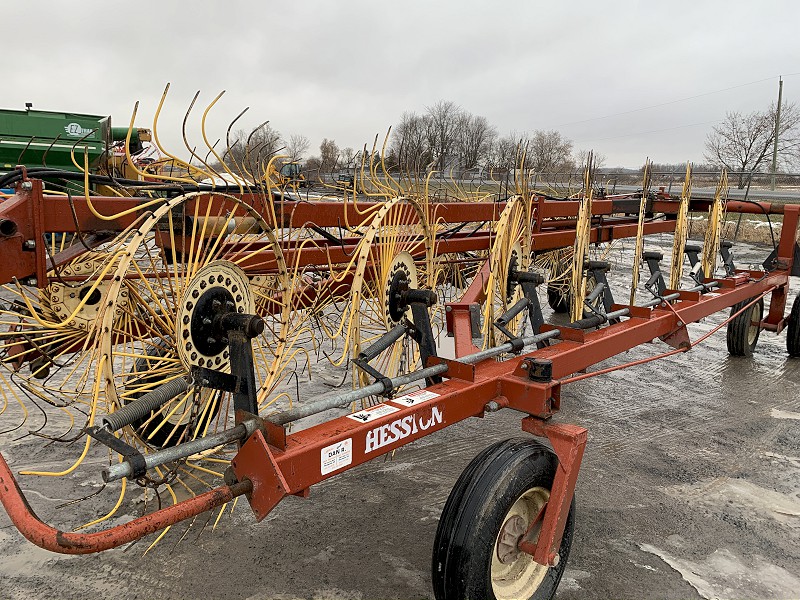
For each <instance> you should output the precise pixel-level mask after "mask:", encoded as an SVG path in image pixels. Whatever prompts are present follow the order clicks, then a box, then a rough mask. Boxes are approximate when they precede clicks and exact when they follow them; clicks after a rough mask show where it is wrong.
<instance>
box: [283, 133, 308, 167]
mask: <svg viewBox="0 0 800 600" xmlns="http://www.w3.org/2000/svg"><path fill="white" fill-rule="evenodd" d="M308 147H309V141H308V138H307V137H306V136H304V135H300V134H294V135H292V136H291V137H290V138H289V142H288V143H287V144H286V155H287V156H288V157H289V161H290V162H296V161H299V160H300V159H302V158H303V155H304V154H305V153H306V152H307V151H308Z"/></svg>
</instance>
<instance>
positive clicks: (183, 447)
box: [102, 419, 259, 483]
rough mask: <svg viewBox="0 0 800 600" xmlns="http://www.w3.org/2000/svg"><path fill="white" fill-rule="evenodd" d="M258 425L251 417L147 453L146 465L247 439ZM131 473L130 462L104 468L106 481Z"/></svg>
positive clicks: (170, 460)
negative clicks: (224, 428)
mask: <svg viewBox="0 0 800 600" xmlns="http://www.w3.org/2000/svg"><path fill="white" fill-rule="evenodd" d="M258 426H259V424H258V421H256V420H255V419H249V420H247V421H243V422H241V423H239V424H238V425H236V427H232V428H231V429H228V430H227V431H223V432H222V433H216V434H214V435H209V436H206V437H202V438H199V439H196V440H192V441H191V442H186V443H185V444H178V445H177V446H172V447H171V448H165V449H163V450H158V451H156V452H152V453H150V454H145V455H144V463H145V467H146V468H148V469H152V468H153V467H158V466H159V465H163V464H165V463H168V462H173V461H176V460H179V459H181V458H186V457H187V456H191V455H192V454H197V453H198V452H203V451H204V450H210V449H211V448H216V447H217V446H222V445H223V444H229V443H230V442H235V441H238V440H243V439H246V438H248V437H250V436H251V435H252V434H253V432H254V431H255V430H256V429H258ZM131 473H133V467H132V466H131V464H130V462H128V461H123V462H121V463H117V464H114V465H111V466H108V467H106V468H105V469H103V471H102V475H103V481H105V482H106V483H110V482H112V481H118V480H120V479H123V478H125V477H130V475H131Z"/></svg>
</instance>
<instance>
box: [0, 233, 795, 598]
mask: <svg viewBox="0 0 800 600" xmlns="http://www.w3.org/2000/svg"><path fill="white" fill-rule="evenodd" d="M669 239H670V238H669V236H663V238H662V237H656V238H654V239H652V240H650V242H649V243H648V246H649V247H655V246H658V245H660V244H661V245H666V244H667V243H669ZM627 252H628V251H627V250H621V251H620V250H618V251H616V252H615V255H614V257H613V260H614V261H615V263H624V262H628V263H629V262H630V261H629V260H628V259H620V258H619V257H620V256H621V255H624V254H626V253H627ZM765 254H766V250H765V249H764V248H755V247H745V248H741V249H739V250H738V257H739V260H740V262H742V263H748V262H752V263H756V262H760V260H761V259H762V258H763V256H764V255H765ZM618 259H619V260H618ZM611 275H612V280H613V281H616V282H617V283H620V284H624V282H625V281H626V280H627V279H628V278H629V276H628V275H627V273H625V272H624V269H621V268H617V269H616V272H612V274H611ZM623 287H624V285H620V286H615V291H616V292H617V294H618V296H617V297H618V298H622V297H624V295H623ZM799 290H800V285H798V281H796V280H793V281H792V292H793V293H792V296H791V298H794V295H795V294H797V293H798V291H799ZM723 319H724V315H722V314H719V315H714V316H713V317H711V318H709V319H707V320H706V321H704V322H702V323H700V324H696V325H693V326H691V328H690V331H691V334H692V336H693V337H695V338H696V337H698V336H699V335H702V333H704V332H706V331H709V330H710V329H711V328H712V327H713V326H714V325H715V324H716V323H719V322H720V321H721V320H723ZM785 343H786V340H785V335H780V336H775V335H774V334H772V333H769V332H763V333H762V336H761V339H760V341H759V346H758V348H757V349H756V354H755V356H754V357H753V358H752V359H743V358H733V357H730V356H728V354H727V351H726V347H725V335H724V330H723V331H721V332H720V333H719V334H717V335H715V336H713V337H712V338H710V339H709V340H708V341H707V342H706V343H705V344H704V345H703V346H701V347H698V348H696V349H694V350H693V351H692V352H690V353H688V354H679V355H675V356H671V357H669V358H666V359H664V360H662V361H657V362H654V363H649V364H646V365H641V366H638V367H635V368H632V369H628V370H622V371H617V372H614V373H611V374H608V375H604V376H602V377H597V378H592V379H589V380H584V381H580V382H577V383H574V384H571V385H569V386H567V387H566V388H565V389H564V391H563V392H562V412H561V414H560V415H558V416H557V417H556V418H557V419H558V420H560V421H563V422H569V423H576V424H580V425H582V426H585V427H587V428H588V429H589V443H588V446H587V449H586V455H585V458H584V462H583V467H582V469H581V475H580V478H579V480H578V489H577V497H578V500H577V503H578V504H577V506H578V512H577V517H576V526H575V538H574V543H573V548H572V553H571V556H570V558H569V562H568V565H567V569H566V573H565V576H564V579H563V581H562V584H561V586H560V588H559V590H558V593H557V596H556V597H557V598H561V599H573V598H575V599H577V598H581V599H587V598H610V597H614V598H637V599H651V598H652V599H656V598H697V597H702V598H716V597H722V598H797V597H798V595H800V360H797V359H788V358H787V354H786V346H785ZM662 348H663V345H661V344H654V345H645V346H642V347H639V348H636V349H634V350H631V351H630V352H628V353H626V354H625V355H623V356H620V357H616V358H615V359H612V360H610V361H608V363H607V364H604V365H603V366H608V365H612V364H617V363H619V362H624V361H628V360H634V359H637V358H642V357H645V356H648V355H652V354H653V353H656V352H659V351H661V349H662ZM314 392H315V390H311V391H310V392H309V393H310V394H313V393H314ZM521 416H522V415H520V414H518V413H515V412H513V411H509V410H506V411H501V412H499V413H495V414H492V415H488V416H487V417H486V418H485V419H472V420H469V421H466V422H463V423H461V424H458V425H455V426H452V427H449V428H447V429H445V430H444V431H442V432H440V433H438V434H436V435H433V436H430V437H428V438H425V439H422V440H419V441H418V442H415V443H413V444H411V445H410V446H408V447H406V448H403V449H402V450H400V451H398V452H397V453H396V454H395V456H394V458H393V459H391V460H384V459H378V460H374V461H372V462H371V463H367V464H365V465H362V466H360V467H357V468H355V469H352V470H351V471H348V472H347V473H345V474H343V475H341V476H338V477H335V478H333V479H331V480H328V481H327V482H324V483H322V484H320V485H319V486H316V487H315V488H314V489H312V492H311V497H310V498H309V499H299V498H294V497H292V498H288V499H286V500H285V501H284V502H283V503H281V504H280V505H279V506H278V507H277V508H276V509H275V510H274V511H273V513H272V514H271V515H270V516H269V517H268V518H267V519H265V520H264V521H262V522H261V523H255V521H254V519H253V518H252V514H251V513H250V511H249V508H248V507H247V505H246V503H244V502H241V503H239V504H238V505H237V506H236V508H235V510H233V512H232V514H231V515H226V516H225V517H223V518H222V519H221V520H220V522H219V525H218V526H217V528H216V530H215V531H212V530H211V529H212V528H211V525H208V526H207V527H204V524H206V521H207V518H206V517H205V516H202V517H201V518H199V519H197V521H196V522H195V523H194V524H193V526H192V527H191V528H190V529H189V530H188V531H186V529H187V527H186V525H180V526H176V527H175V528H173V531H171V532H170V533H169V534H168V535H167V536H166V537H165V538H164V540H162V542H161V543H160V544H158V545H157V546H155V547H154V548H153V549H152V550H151V551H149V552H148V553H147V554H144V551H145V550H146V549H147V546H148V545H149V544H148V541H147V540H145V541H142V542H139V543H138V544H135V545H133V546H132V547H129V548H128V549H127V550H114V551H109V552H106V553H103V554H101V555H96V556H87V557H62V556H59V555H54V554H50V553H48V552H45V551H43V550H39V549H38V548H36V547H35V546H33V545H32V544H30V543H28V542H27V541H25V540H24V539H23V538H22V537H21V536H20V535H19V533H18V532H17V531H16V530H15V529H14V528H13V527H12V526H11V524H10V522H9V520H8V518H7V516H6V515H5V514H4V513H2V514H0V557H2V560H0V599H8V600H11V599H23V598H24V599H29V598H63V599H86V598H108V597H112V596H115V595H119V596H121V597H124V598H126V599H133V598H197V597H212V598H251V599H267V598H276V599H278V598H280V599H286V598H320V599H323V598H324V599H345V598H354V599H356V598H403V599H406V598H429V597H431V594H432V591H431V584H430V574H429V573H430V557H431V547H432V543H433V537H434V533H435V531H436V526H437V522H438V519H439V514H440V512H441V509H442V507H443V505H444V502H445V500H446V498H447V495H448V494H449V492H450V489H451V488H452V486H453V484H454V483H455V480H456V478H457V477H458V475H459V474H460V472H461V471H462V469H463V468H464V467H465V466H466V465H467V463H468V462H469V460H470V459H471V458H472V457H473V456H474V455H475V454H477V453H478V452H479V451H480V450H481V449H483V448H484V447H486V446H487V445H489V444H491V443H492V442H494V441H497V440H500V439H504V438H507V437H512V436H517V435H520V430H519V422H520V418H521ZM12 418H13V413H10V414H6V415H3V417H0V419H2V420H5V419H9V420H10V419H12ZM2 422H4V421H0V423H2ZM18 436H19V433H17V434H7V435H4V436H0V447H1V448H2V451H3V454H4V455H5V456H6V459H7V460H8V461H9V463H10V464H11V465H12V467H13V468H14V469H15V470H18V469H20V468H23V467H24V466H27V465H29V464H32V463H34V462H35V464H36V465H37V466H42V463H50V464H52V465H56V464H58V465H60V464H62V463H63V461H62V460H60V459H61V456H60V455H59V454H58V452H61V451H62V450H54V449H52V448H51V449H47V450H41V449H40V447H41V443H40V442H37V441H36V440H32V439H31V438H30V437H28V438H22V439H15V437H18ZM37 449H38V450H37ZM48 453H50V454H48ZM98 481H99V461H89V462H88V463H86V464H84V466H82V467H81V468H80V469H79V470H78V472H76V473H74V474H73V475H72V476H70V477H67V478H59V479H57V480H52V479H39V478H33V477H27V478H23V479H22V485H23V488H24V489H25V491H26V493H27V494H28V497H29V499H30V501H31V503H32V505H33V507H34V508H35V510H36V511H37V513H39V515H40V516H41V517H42V518H44V519H45V520H48V521H51V522H54V523H56V524H59V525H61V526H63V527H67V526H70V525H73V526H74V525H75V524H78V523H81V522H85V521H86V520H88V519H89V518H90V517H91V516H92V514H93V513H92V510H91V508H92V507H91V506H90V502H88V501H87V502H83V503H80V504H72V505H70V506H68V507H64V508H61V509H58V510H57V509H56V506H58V505H59V504H61V503H62V502H63V499H69V498H73V497H76V496H80V495H85V494H86V493H88V491H92V490H94V489H96V488H97V486H98V485H99V484H98ZM139 509H140V507H139V506H138V505H137V504H136V503H133V502H131V503H128V502H126V503H125V504H124V505H123V507H122V511H123V513H124V515H127V516H120V517H118V518H117V519H116V520H114V521H113V522H114V523H117V522H121V521H124V520H127V519H128V518H130V515H133V514H135V513H136V511H137V510H139ZM95 510H96V507H95ZM150 539H152V538H150Z"/></svg>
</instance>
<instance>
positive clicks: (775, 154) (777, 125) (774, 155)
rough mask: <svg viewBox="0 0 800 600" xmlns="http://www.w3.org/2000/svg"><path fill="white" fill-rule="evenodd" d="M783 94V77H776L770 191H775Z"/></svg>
mask: <svg viewBox="0 0 800 600" xmlns="http://www.w3.org/2000/svg"><path fill="white" fill-rule="evenodd" d="M782 96H783V77H778V110H777V111H776V112H775V143H774V145H773V146H772V187H771V189H772V191H773V192H774V191H775V171H776V169H777V167H778V131H780V125H781V97H782Z"/></svg>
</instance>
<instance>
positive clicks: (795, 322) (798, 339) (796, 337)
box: [786, 294, 800, 358]
mask: <svg viewBox="0 0 800 600" xmlns="http://www.w3.org/2000/svg"><path fill="white" fill-rule="evenodd" d="M786 350H787V351H788V352H789V356H793V357H795V358H798V357H800V294H798V295H797V297H796V298H795V299H794V303H793V304H792V312H790V313H789V322H788V323H787V325H786Z"/></svg>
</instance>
